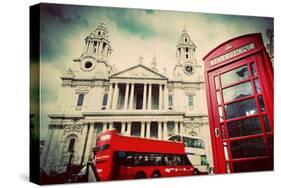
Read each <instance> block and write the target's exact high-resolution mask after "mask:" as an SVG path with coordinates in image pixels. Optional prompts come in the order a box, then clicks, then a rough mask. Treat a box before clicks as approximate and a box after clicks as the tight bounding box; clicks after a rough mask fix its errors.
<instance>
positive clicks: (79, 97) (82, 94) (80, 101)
mask: <svg viewBox="0 0 281 188" xmlns="http://www.w3.org/2000/svg"><path fill="white" fill-rule="evenodd" d="M83 101H84V93H80V94H79V95H78V100H77V106H82V105H83Z"/></svg>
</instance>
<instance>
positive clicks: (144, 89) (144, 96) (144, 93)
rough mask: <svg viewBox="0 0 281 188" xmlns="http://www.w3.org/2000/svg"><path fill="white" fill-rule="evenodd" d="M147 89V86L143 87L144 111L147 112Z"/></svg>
mask: <svg viewBox="0 0 281 188" xmlns="http://www.w3.org/2000/svg"><path fill="white" fill-rule="evenodd" d="M146 87H147V84H144V85H143V101H142V109H143V110H146Z"/></svg>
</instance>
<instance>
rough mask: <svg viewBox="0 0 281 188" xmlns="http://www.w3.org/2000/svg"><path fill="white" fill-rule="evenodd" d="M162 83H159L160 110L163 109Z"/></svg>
mask: <svg viewBox="0 0 281 188" xmlns="http://www.w3.org/2000/svg"><path fill="white" fill-rule="evenodd" d="M162 102H163V96H162V84H159V110H162V109H163V104H162Z"/></svg>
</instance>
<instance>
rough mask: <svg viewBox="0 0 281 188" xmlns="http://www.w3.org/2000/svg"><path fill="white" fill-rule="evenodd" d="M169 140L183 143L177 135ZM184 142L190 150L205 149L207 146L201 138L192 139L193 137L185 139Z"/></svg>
mask: <svg viewBox="0 0 281 188" xmlns="http://www.w3.org/2000/svg"><path fill="white" fill-rule="evenodd" d="M169 140H172V141H177V142H181V136H179V135H175V136H172V137H171V138H169ZM183 142H184V146H185V147H189V148H201V149H205V145H204V142H203V140H202V139H200V138H192V137H186V136H184V137H183Z"/></svg>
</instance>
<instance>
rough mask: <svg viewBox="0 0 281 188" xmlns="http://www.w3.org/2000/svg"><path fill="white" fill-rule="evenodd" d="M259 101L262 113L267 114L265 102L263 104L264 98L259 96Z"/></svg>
mask: <svg viewBox="0 0 281 188" xmlns="http://www.w3.org/2000/svg"><path fill="white" fill-rule="evenodd" d="M258 101H259V104H260V109H261V111H262V112H265V106H264V102H263V98H262V96H258Z"/></svg>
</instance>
